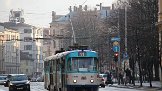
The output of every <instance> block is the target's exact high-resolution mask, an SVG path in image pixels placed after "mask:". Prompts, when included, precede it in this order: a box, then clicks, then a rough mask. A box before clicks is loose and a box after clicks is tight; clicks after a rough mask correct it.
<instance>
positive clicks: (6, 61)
mask: <svg viewBox="0 0 162 91" xmlns="http://www.w3.org/2000/svg"><path fill="white" fill-rule="evenodd" d="M3 28H4V27H3ZM19 37H20V36H19V33H18V32H17V31H16V30H13V29H7V28H4V31H1V32H0V38H1V40H0V41H1V50H0V51H1V60H2V61H1V62H2V64H1V65H2V66H1V69H2V72H3V73H19V72H20V48H19V47H20V43H19V41H17V40H18V39H19Z"/></svg>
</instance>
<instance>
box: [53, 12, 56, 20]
mask: <svg viewBox="0 0 162 91" xmlns="http://www.w3.org/2000/svg"><path fill="white" fill-rule="evenodd" d="M55 19H56V12H54V11H52V22H54V21H55Z"/></svg>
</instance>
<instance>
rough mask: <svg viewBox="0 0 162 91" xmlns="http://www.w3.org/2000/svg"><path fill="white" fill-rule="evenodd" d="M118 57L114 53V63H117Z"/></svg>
mask: <svg viewBox="0 0 162 91" xmlns="http://www.w3.org/2000/svg"><path fill="white" fill-rule="evenodd" d="M118 55H119V54H118V53H117V52H116V53H114V61H115V62H117V61H118Z"/></svg>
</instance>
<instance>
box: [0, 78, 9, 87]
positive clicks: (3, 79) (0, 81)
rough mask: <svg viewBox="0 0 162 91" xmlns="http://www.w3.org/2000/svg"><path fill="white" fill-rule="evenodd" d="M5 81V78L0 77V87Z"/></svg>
mask: <svg viewBox="0 0 162 91" xmlns="http://www.w3.org/2000/svg"><path fill="white" fill-rule="evenodd" d="M6 81H7V76H0V85H4V82H6Z"/></svg>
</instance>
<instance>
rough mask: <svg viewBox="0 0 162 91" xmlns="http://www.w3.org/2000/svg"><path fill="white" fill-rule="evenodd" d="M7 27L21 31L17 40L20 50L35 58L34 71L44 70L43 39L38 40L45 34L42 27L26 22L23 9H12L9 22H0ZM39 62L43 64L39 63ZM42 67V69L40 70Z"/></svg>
mask: <svg viewBox="0 0 162 91" xmlns="http://www.w3.org/2000/svg"><path fill="white" fill-rule="evenodd" d="M0 25H2V26H4V27H5V28H11V29H14V30H16V31H17V32H19V33H20V37H19V39H18V40H17V41H19V42H20V50H21V51H22V52H23V53H25V54H26V55H29V56H30V57H32V59H34V68H33V73H34V72H38V71H42V68H43V67H41V66H42V63H43V62H42V59H43V58H42V55H43V53H42V50H41V49H42V48H41V43H39V42H41V40H37V37H40V36H43V32H40V33H39V32H38V31H42V30H41V29H40V28H36V27H34V26H32V25H29V24H25V23H24V18H23V11H22V10H20V11H13V10H11V11H10V17H9V22H4V23H0ZM39 62H41V64H40V65H39ZM40 68H41V70H39V69H40Z"/></svg>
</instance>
